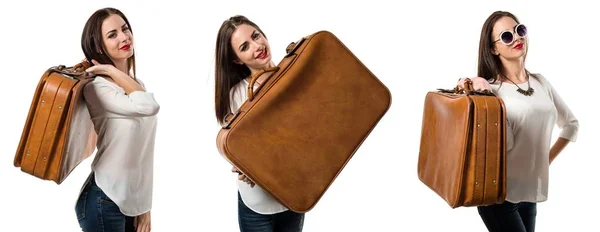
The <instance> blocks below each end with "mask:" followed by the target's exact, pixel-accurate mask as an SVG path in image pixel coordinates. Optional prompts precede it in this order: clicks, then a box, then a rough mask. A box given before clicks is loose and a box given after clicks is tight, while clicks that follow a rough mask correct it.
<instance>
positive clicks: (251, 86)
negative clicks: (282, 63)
mask: <svg viewBox="0 0 600 232" xmlns="http://www.w3.org/2000/svg"><path fill="white" fill-rule="evenodd" d="M278 70H279V67H277V66H274V67H270V68H263V69H261V70H260V71H258V72H257V73H256V74H254V75H252V79H250V84H249V85H248V101H252V99H254V90H253V89H254V83H256V80H258V78H259V77H260V76H261V75H263V74H265V73H267V72H277V71H278ZM270 77H271V76H268V77H267V78H266V79H265V81H264V82H266V81H267V80H269V78H270ZM260 87H262V85H260V86H259V87H258V89H257V90H256V92H258V91H259V90H260Z"/></svg>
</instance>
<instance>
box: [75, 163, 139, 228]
mask: <svg viewBox="0 0 600 232" xmlns="http://www.w3.org/2000/svg"><path fill="white" fill-rule="evenodd" d="M75 213H76V214H77V220H78V221H79V226H80V227H81V229H82V230H83V231H84V232H109V231H110V232H113V231H114V232H129V231H135V230H134V225H133V217H129V216H125V215H124V214H123V213H121V210H120V209H119V207H118V206H117V205H116V204H115V203H114V202H113V201H112V200H111V199H110V198H108V196H106V194H104V192H102V189H100V187H98V186H97V185H96V181H94V175H93V174H91V175H90V177H89V178H88V180H87V181H86V183H85V186H84V188H83V191H82V192H81V194H80V195H79V199H77V204H76V206H75Z"/></svg>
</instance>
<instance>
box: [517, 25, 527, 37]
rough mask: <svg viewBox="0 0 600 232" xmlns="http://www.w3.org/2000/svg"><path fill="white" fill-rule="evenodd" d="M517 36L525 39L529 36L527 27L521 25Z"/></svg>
mask: <svg viewBox="0 0 600 232" xmlns="http://www.w3.org/2000/svg"><path fill="white" fill-rule="evenodd" d="M516 31H517V34H518V35H519V36H521V37H525V36H526V35H527V27H525V25H523V24H521V25H519V26H518V27H517V30H516Z"/></svg>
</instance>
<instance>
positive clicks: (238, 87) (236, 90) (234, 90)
mask: <svg viewBox="0 0 600 232" xmlns="http://www.w3.org/2000/svg"><path fill="white" fill-rule="evenodd" d="M247 88H248V82H247V81H246V80H242V81H240V82H239V83H237V84H235V85H234V86H233V87H231V89H230V90H229V95H231V96H235V95H239V94H240V93H241V92H243V91H245V90H246V89H247Z"/></svg>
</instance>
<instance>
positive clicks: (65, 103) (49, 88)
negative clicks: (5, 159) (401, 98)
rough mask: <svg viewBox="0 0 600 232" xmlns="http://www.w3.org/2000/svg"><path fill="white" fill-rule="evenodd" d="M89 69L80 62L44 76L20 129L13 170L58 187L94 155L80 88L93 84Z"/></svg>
mask: <svg viewBox="0 0 600 232" xmlns="http://www.w3.org/2000/svg"><path fill="white" fill-rule="evenodd" d="M88 67H89V63H87V62H81V63H79V64H77V65H75V66H73V67H65V66H64V65H59V66H55V67H52V68H50V69H48V70H46V72H44V74H43V75H42V77H41V79H40V81H39V82H38V86H37V88H36V90H35V93H34V96H33V100H32V101H31V106H30V109H29V113H28V115H27V119H26V121H25V126H24V127H23V132H22V134H21V139H20V141H19V147H18V148H17V152H16V154H15V158H14V165H15V167H20V168H21V171H23V172H25V173H28V174H31V175H33V176H35V177H38V178H40V179H43V180H51V181H54V182H56V183H57V184H61V183H62V182H63V181H64V180H65V178H67V176H68V175H69V174H70V173H71V171H73V169H75V167H76V166H77V165H78V164H79V163H81V161H83V160H85V159H86V158H88V157H89V156H90V155H91V154H92V153H93V151H94V148H95V145H96V133H95V131H94V128H93V124H92V121H91V118H90V114H89V112H88V109H87V105H86V103H85V100H84V98H83V87H84V86H85V85H86V84H87V83H88V82H89V81H91V80H93V78H91V77H89V76H88V74H87V73H85V69H86V68H88Z"/></svg>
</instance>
